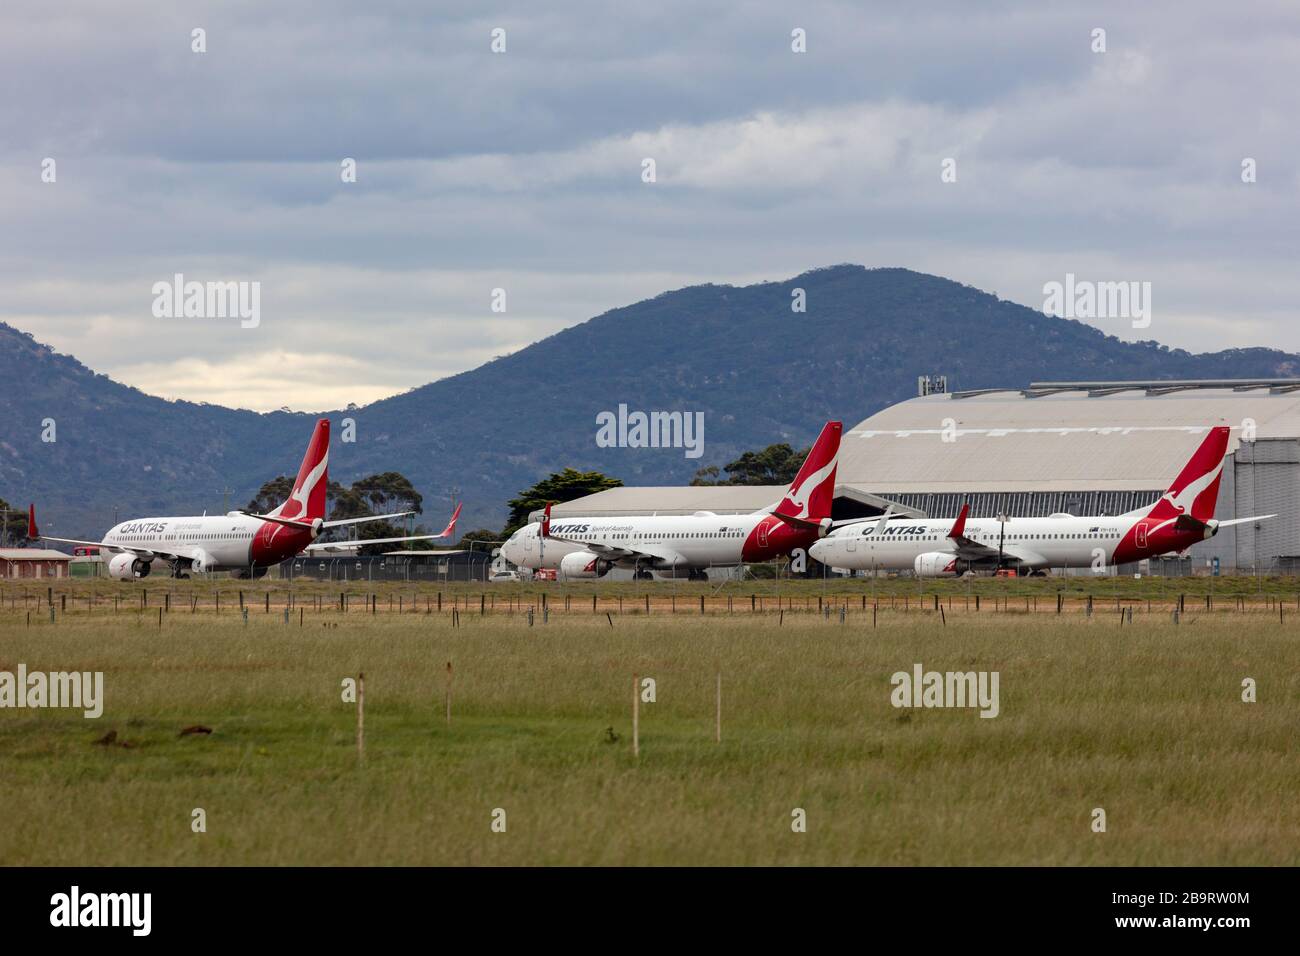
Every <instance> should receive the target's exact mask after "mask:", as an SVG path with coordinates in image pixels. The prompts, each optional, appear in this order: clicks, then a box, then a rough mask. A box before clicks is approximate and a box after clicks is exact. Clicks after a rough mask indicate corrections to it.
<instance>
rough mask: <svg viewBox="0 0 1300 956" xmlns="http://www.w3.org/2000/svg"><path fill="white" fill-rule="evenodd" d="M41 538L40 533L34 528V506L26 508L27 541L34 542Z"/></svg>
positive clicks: (30, 505)
mask: <svg viewBox="0 0 1300 956" xmlns="http://www.w3.org/2000/svg"><path fill="white" fill-rule="evenodd" d="M40 536H41V532H40V531H39V530H38V529H37V527H36V505H34V504H29V505H28V506H27V540H28V541H35V540H36V539H37V538H39V537H40Z"/></svg>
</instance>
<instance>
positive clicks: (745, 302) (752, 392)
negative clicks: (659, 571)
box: [0, 265, 1300, 536]
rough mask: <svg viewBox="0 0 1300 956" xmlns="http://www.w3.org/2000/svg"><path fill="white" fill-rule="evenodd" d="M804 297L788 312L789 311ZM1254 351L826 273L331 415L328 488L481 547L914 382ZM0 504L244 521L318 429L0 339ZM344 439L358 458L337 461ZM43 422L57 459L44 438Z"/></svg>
mask: <svg viewBox="0 0 1300 956" xmlns="http://www.w3.org/2000/svg"><path fill="white" fill-rule="evenodd" d="M796 287H799V288H803V289H804V290H805V292H806V295H807V312H806V313H793V312H792V311H791V308H790V303H791V290H792V289H794V288H796ZM1297 369H1300V356H1296V355H1292V354H1289V353H1285V352H1280V351H1276V350H1272V349H1233V350H1229V351H1223V352H1214V353H1204V354H1192V353H1189V352H1184V351H1181V350H1177V349H1169V348H1166V347H1165V346H1162V345H1159V344H1157V343H1155V342H1141V343H1126V342H1121V341H1120V340H1118V339H1116V338H1114V337H1113V336H1108V335H1105V334H1104V333H1102V332H1100V331H1098V330H1097V329H1095V328H1093V327H1091V326H1088V325H1084V324H1082V323H1080V322H1075V321H1070V320H1065V319H1058V318H1052V317H1048V316H1045V315H1043V314H1042V313H1041V312H1038V311H1035V310H1034V309H1030V308H1027V307H1025V306H1022V305H1017V304H1015V303H1012V302H1006V301H1003V300H1001V299H998V298H997V297H996V296H992V295H989V294H987V293H985V292H981V291H979V290H978V289H974V288H971V287H969V286H964V285H960V284H958V283H956V282H952V281H950V280H947V279H942V278H938V277H936V276H930V275H923V274H920V273H916V272H911V271H909V270H906V269H864V268H862V267H861V266H851V265H843V266H834V267H831V268H826V269H818V270H814V271H812V272H808V273H805V274H803V275H800V276H796V277H795V278H792V279H789V280H786V281H782V282H768V283H761V284H758V285H752V286H745V287H743V288H737V287H734V286H725V285H702V286H692V287H690V288H686V289H679V290H677V291H675V292H666V293H664V294H662V295H659V296H656V297H655V298H653V299H648V300H646V301H644V302H638V303H636V304H635V305H629V306H626V307H623V308H619V309H614V310H612V311H610V312H606V313H605V314H603V315H600V316H597V317H596V318H594V319H590V320H589V321H587V322H584V323H582V324H581V325H577V326H574V327H572V328H569V329H566V330H565V331H563V332H560V333H558V334H556V335H553V336H551V337H550V338H547V339H543V340H542V341H540V342H537V343H535V344H533V345H531V346H529V347H527V348H525V349H522V350H520V351H519V352H516V353H515V354H513V355H509V356H505V357H503V358H499V359H496V360H494V361H492V362H489V363H487V364H486V365H483V366H481V367H479V368H476V369H474V370H472V371H469V372H464V373H462V374H460V375H454V376H451V377H450V378H445V379H442V380H440V381H437V382H433V383H431V384H429V385H425V386H422V387H420V388H417V389H413V390H412V391H410V392H406V393H404V394H402V395H397V396H394V397H393V398H388V399H384V400H383V401H379V402H375V403H374V404H372V405H367V406H365V407H362V408H359V409H355V410H348V411H340V412H332V413H329V417H330V418H331V419H333V420H334V423H335V433H334V434H335V444H334V447H333V448H332V450H331V452H332V453H331V456H330V466H331V477H332V478H335V479H336V480H339V481H342V482H344V483H349V482H351V481H352V480H355V479H356V478H358V477H361V476H363V475H366V474H372V473H375V472H385V471H399V472H402V473H403V474H405V475H406V476H407V477H408V478H410V479H411V481H412V482H414V484H415V486H416V487H417V488H418V489H419V490H420V491H421V492H423V493H424V495H425V500H426V514H427V516H428V517H427V518H426V523H427V524H439V523H441V521H442V520H443V519H444V517H445V516H444V514H443V512H444V511H446V510H448V508H449V504H448V503H447V500H446V494H447V490H448V489H451V488H459V489H460V493H461V496H462V497H463V498H464V500H465V513H464V515H463V517H462V521H461V527H462V528H465V529H468V528H474V527H478V526H487V527H500V526H501V525H502V523H503V522H504V518H505V514H506V507H505V502H506V499H507V498H509V497H511V496H512V495H513V494H514V493H515V492H517V491H518V490H519V489H521V488H525V487H527V486H529V485H531V484H532V483H533V482H534V481H536V480H537V479H538V478H540V477H542V476H544V475H545V474H547V473H548V472H551V471H558V470H560V469H561V468H563V467H565V466H569V465H571V466H573V467H575V468H579V469H583V470H587V469H599V470H601V471H604V472H606V473H607V474H611V475H616V476H618V477H620V478H622V479H623V480H624V482H625V483H627V484H633V485H637V484H678V483H686V482H687V481H689V480H690V478H691V476H692V475H693V474H694V472H695V471H696V469H698V468H700V467H703V466H705V465H709V464H719V465H720V464H723V463H725V462H727V461H730V460H732V459H733V458H735V457H736V456H737V455H738V454H740V453H741V452H743V451H745V450H747V449H751V448H758V447H763V446H766V445H769V444H771V443H773V442H779V441H786V442H789V443H790V444H791V445H794V446H796V447H803V446H804V445H807V444H808V443H809V442H810V441H811V440H812V439H813V437H814V436H815V435H816V433H817V430H818V428H819V427H820V426H821V424H822V423H823V422H824V421H826V420H827V419H828V418H842V419H843V420H844V421H845V423H846V424H847V425H853V424H856V423H857V422H858V421H860V420H861V419H863V418H865V417H866V416H868V415H870V414H871V413H873V412H875V411H877V410H879V409H880V408H882V407H884V406H886V405H888V404H891V403H893V402H897V401H900V400H902V399H906V398H909V397H911V396H912V395H914V394H915V392H916V377H917V376H918V375H921V374H926V373H942V374H946V375H947V376H948V382H949V387H950V388H981V387H992V386H1006V385H1013V386H1019V385H1024V384H1027V383H1029V382H1030V381H1040V380H1050V379H1080V378H1088V379H1171V378H1246V377H1255V376H1270V377H1284V376H1292V375H1295V374H1296V372H1297ZM0 382H3V383H4V388H3V389H2V390H0V395H2V396H3V397H2V398H0V401H3V403H4V406H3V407H4V412H5V415H4V428H3V432H2V433H0V434H2V435H3V438H2V439H0V498H4V499H7V500H8V501H10V502H11V503H14V504H15V505H18V504H21V503H25V502H27V501H28V500H33V499H34V500H36V501H37V502H38V508H39V509H40V512H41V515H42V518H43V521H42V527H43V530H46V531H48V532H50V533H53V534H63V535H68V536H81V535H92V534H97V533H99V532H100V531H102V530H104V529H105V528H107V527H108V525H109V524H110V523H111V521H112V519H113V515H114V513H115V511H114V509H117V513H118V514H119V515H120V516H121V517H122V518H126V517H129V516H132V515H147V514H158V513H163V514H167V513H194V512H201V511H203V510H205V509H206V510H209V511H215V510H218V509H220V508H221V507H222V504H223V502H222V490H223V489H226V488H230V489H231V494H230V502H231V506H232V507H237V506H241V505H243V504H244V503H246V502H247V501H248V500H249V499H250V498H251V497H252V495H253V494H254V492H256V490H257V489H258V487H260V485H261V484H262V482H264V481H266V480H267V479H269V478H273V477H275V476H276V475H280V474H285V473H290V472H292V471H293V470H294V469H296V468H297V465H298V462H299V460H300V456H301V454H302V450H303V447H304V446H305V444H306V441H307V438H308V436H309V434H310V431H311V422H312V421H313V420H314V419H315V418H316V416H315V415H310V414H299V413H287V412H272V413H269V414H257V413H253V412H248V411H238V410H233V409H228V408H222V407H219V406H214V405H204V404H195V403H192V402H172V401H166V400H164V399H160V398H155V397H153V396H149V395H146V394H144V393H142V392H140V391H138V390H137V389H133V388H130V387H128V386H125V385H122V384H120V383H117V382H114V381H112V380H111V379H109V378H107V377H106V376H103V375H97V374H95V373H94V372H92V371H90V370H89V369H87V368H86V367H85V366H83V365H82V364H81V363H79V362H78V361H76V359H74V358H72V357H70V356H65V355H60V354H57V353H55V352H53V351H52V350H51V349H50V348H48V347H47V346H44V345H41V344H39V343H37V342H35V341H34V340H33V339H32V338H31V337H30V336H29V335H27V334H25V333H23V332H20V331H18V330H16V329H13V328H11V327H9V326H5V325H2V324H0ZM620 403H623V404H626V405H627V406H628V408H629V409H631V410H638V409H639V410H644V411H659V410H669V411H671V410H680V411H688V412H703V413H704V427H705V430H704V454H703V457H701V458H698V459H688V458H686V457H685V455H684V454H683V452H682V450H681V449H648V448H647V449H614V448H600V447H597V444H596V433H597V415H598V414H599V413H601V412H607V411H608V412H612V411H616V410H617V408H618V406H619V404H620ZM344 417H351V418H353V419H355V420H356V426H357V441H356V443H355V444H349V445H344V444H340V443H339V442H338V434H339V432H338V423H339V422H340V420H341V419H343V418H344ZM47 418H52V419H54V421H55V423H56V428H57V432H56V437H57V440H56V441H54V442H52V443H49V442H43V441H42V440H41V436H42V421H43V420H44V419H47Z"/></svg>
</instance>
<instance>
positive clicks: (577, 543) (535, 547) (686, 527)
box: [501, 422, 843, 581]
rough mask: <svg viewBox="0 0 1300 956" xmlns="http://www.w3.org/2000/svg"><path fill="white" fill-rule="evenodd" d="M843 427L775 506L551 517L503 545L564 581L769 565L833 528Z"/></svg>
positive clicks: (518, 559) (704, 574) (822, 442)
mask: <svg viewBox="0 0 1300 956" xmlns="http://www.w3.org/2000/svg"><path fill="white" fill-rule="evenodd" d="M842 430H843V426H842V424H841V423H840V422H827V423H826V424H825V426H823V428H822V430H821V434H820V435H818V436H817V441H816V442H815V443H814V444H813V446H812V449H811V450H810V451H809V452H808V457H807V458H806V459H804V463H803V466H802V467H801V468H800V469H799V474H798V475H796V476H795V479H794V482H793V483H792V484H791V485H790V488H789V489H788V490H787V491H786V493H785V497H784V498H782V499H781V500H780V501H779V502H777V503H776V504H774V505H772V506H771V507H769V508H765V509H763V510H762V511H757V512H755V513H753V514H748V515H716V514H714V513H713V512H711V511H697V512H696V513H695V514H693V515H681V516H673V515H667V516H662V517H661V516H657V515H630V516H626V517H618V518H564V519H557V520H555V521H552V520H551V506H550V505H549V504H548V505H547V506H546V511H545V517H544V518H543V519H542V520H541V521H540V522H535V523H533V524H528V525H525V526H524V527H522V528H520V529H519V530H518V531H516V532H515V533H514V534H512V535H511V536H510V540H508V541H507V542H506V543H505V544H504V545H502V547H501V554H502V556H503V557H504V558H505V559H506V560H507V561H509V562H511V563H512V564H515V565H517V566H519V567H525V568H531V569H533V570H539V569H542V568H547V569H555V570H556V571H557V572H558V573H559V576H560V577H562V578H598V577H601V576H602V575H604V574H607V573H608V572H609V571H610V569H611V568H627V569H630V570H633V571H634V572H635V574H636V577H638V578H650V577H653V576H654V574H656V573H658V574H662V575H664V576H667V577H681V576H683V574H684V575H685V576H686V577H688V578H689V579H690V580H692V581H704V580H708V569H709V568H711V567H713V568H717V567H734V566H735V565H738V564H741V563H744V562H754V561H768V560H771V559H772V558H775V557H777V556H778V555H788V554H790V553H791V552H792V551H794V550H795V549H797V548H807V547H808V546H809V545H810V544H812V543H813V542H814V541H816V540H817V539H818V538H819V537H821V536H822V535H824V534H825V533H826V532H827V531H828V530H829V529H830V526H831V501H832V499H833V498H834V495H835V468H836V464H837V462H838V460H839V451H840V432H841V431H842Z"/></svg>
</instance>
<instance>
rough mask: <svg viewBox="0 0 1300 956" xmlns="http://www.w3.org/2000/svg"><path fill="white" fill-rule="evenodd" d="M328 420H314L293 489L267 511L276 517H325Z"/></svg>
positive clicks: (328, 446)
mask: <svg viewBox="0 0 1300 956" xmlns="http://www.w3.org/2000/svg"><path fill="white" fill-rule="evenodd" d="M329 461H330V421H329V419H328V418H322V419H320V421H318V422H316V429H315V431H313V432H312V434H311V442H310V443H309V444H308V445H307V454H305V455H304V456H303V459H302V465H301V467H299V469H298V480H297V481H295V482H294V483H293V491H291V492H289V498H288V500H286V501H285V502H284V503H283V504H282V505H280V506H279V507H278V508H276V509H275V510H274V511H272V512H270V513H271V514H272V515H274V516H276V517H277V518H296V519H298V520H300V521H311V520H313V519H315V518H324V517H325V490H326V488H327V487H328V486H329Z"/></svg>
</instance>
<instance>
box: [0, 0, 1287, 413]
mask: <svg viewBox="0 0 1300 956" xmlns="http://www.w3.org/2000/svg"><path fill="white" fill-rule="evenodd" d="M1071 8H1076V9H1071ZM0 18H2V20H3V29H2V30H0V80H3V85H4V90H5V95H4V96H3V97H2V98H0V209H3V219H2V220H0V283H3V293H2V294H0V320H3V321H5V322H8V323H10V324H12V325H15V326H17V327H19V328H21V329H23V330H25V331H29V332H31V333H33V334H34V335H35V336H36V337H37V338H38V339H41V340H43V341H46V342H49V343H50V344H52V345H53V346H54V347H55V348H57V349H58V350H60V351H63V352H68V353H71V354H73V355H75V356H77V357H78V358H79V359H81V360H82V361H84V362H85V363H86V364H88V365H89V366H90V367H91V368H93V369H95V370H96V371H100V372H104V373H107V374H109V375H111V376H113V377H114V378H117V379H119V380H121V381H124V382H127V383H129V384H132V385H135V386H138V387H140V388H142V389H144V390H146V391H149V392H152V393H155V394H158V395H163V396H166V397H170V398H187V399H193V400H198V401H210V402H218V403H222V404H228V405H237V406H241V407H245V408H255V409H270V408H277V407H280V406H288V407H291V408H293V409H295V410H319V409H326V408H339V407H342V406H344V405H346V404H347V403H348V402H357V403H365V402H369V401H373V400H375V399H377V398H381V397H383V396H385V395H389V394H392V393H394V392H399V391H403V390H405V389H407V388H410V387H412V386H417V385H422V384H424V383H426V382H429V381H432V380H434V379H437V378H441V377H443V376H445V375H448V374H452V373H455V372H459V371H463V370H465V369H468V368H472V367H474V366H476V365H478V364H480V363H482V362H483V361H486V360H488V359H490V358H492V357H493V356H495V355H501V354H505V353H507V352H511V351H514V350H516V349H518V348H520V347H522V346H524V345H527V344H528V343H529V342H532V341H535V340H537V339H538V338H541V337H544V336H546V335H549V334H551V333H553V332H555V331H557V330H559V329H561V328H564V327H565V326H568V325H573V324H576V323H578V322H581V321H584V320H585V319H588V318H590V317H591V316H593V315H597V314H599V313H601V312H603V311H605V310H607V309H610V308H613V307H616V306H620V305H626V304H629V303H631V302H635V301H637V300H639V299H642V298H646V297H648V296H651V295H655V294H657V293H659V292H662V291H665V290H668V289H673V288H678V287H680V286H684V285H690V284H694V283H699V282H731V283H737V284H742V283H748V282H753V281H759V280H764V279H782V278H787V277H789V276H792V275H795V274H797V273H799V272H801V271H804V270H805V269H808V268H812V267H816V266H823V265H830V264H834V263H840V262H857V263H862V264H864V265H868V266H905V267H909V268H913V269H918V270H921V271H925V272H931V273H935V274H938V275H943V276H947V277H950V278H953V279H957V280H959V281H961V282H965V283H969V284H971V285H974V286H977V287H979V288H981V289H985V290H987V291H990V292H997V293H998V294H999V295H1001V296H1002V297H1003V298H1009V299H1014V300H1016V301H1018V302H1022V303H1025V304H1026V305H1030V306H1033V307H1035V308H1039V307H1041V306H1042V304H1043V300H1044V295H1043V285H1044V283H1047V282H1051V281H1053V280H1056V281H1060V280H1062V279H1063V278H1064V276H1065V274H1066V273H1067V272H1073V273H1075V274H1076V275H1077V276H1079V277H1080V278H1083V279H1091V280H1096V281H1115V280H1134V281H1149V282H1150V283H1151V284H1152V316H1151V325H1150V327H1149V328H1147V329H1145V330H1142V331H1135V330H1133V329H1132V328H1131V323H1130V322H1128V321H1125V320H1099V321H1097V322H1095V323H1094V324H1096V325H1098V326H1099V327H1100V328H1103V329H1104V330H1105V331H1107V332H1111V333H1113V334H1117V335H1120V336H1121V337H1123V338H1127V339H1134V338H1154V339H1157V340H1159V341H1161V342H1164V343H1167V344H1169V345H1174V346H1180V347H1184V348H1188V349H1193V350H1197V351H1200V350H1215V349H1221V348H1231V347H1240V346H1250V345H1267V346H1275V347H1280V348H1285V349H1288V350H1291V351H1300V321H1297V302H1300V268H1297V256H1296V252H1297V239H1298V238H1300V202H1298V201H1297V199H1298V196H1300V123H1297V117H1300V82H1297V72H1298V70H1300V5H1297V4H1295V3H1292V2H1282V0H1279V2H1275V3H1274V2H1257V3H1235V4H1223V3H1210V2H1170V3H1158V2H1155V3H1132V2H1131V0H1126V2H1120V3H1096V2H1092V3H1088V4H1073V5H1066V4H1044V3H1041V2H1026V3H996V2H994V3H987V2H986V3H980V4H974V3H970V2H969V0H959V2H952V3H926V4H896V3H879V4H865V3H850V2H845V3H828V2H817V0H801V2H799V3H747V2H737V3H711V4H702V3H699V2H698V0H692V2H677V0H656V2H654V3H649V4H636V5H633V4H630V3H621V4H610V3H608V2H592V3H583V2H567V3H566V2H557V3H547V4H543V3H538V2H537V0H523V2H518V3H511V2H503V3H492V2H490V0H473V2H465V3H458V2H441V3H419V2H389V3H385V2H382V0H369V2H367V3H364V4H362V3H351V2H348V3H344V2H337V0H310V2H307V0H303V2H296V0H277V2H275V3H266V2H264V0H257V2H246V3H245V2H228V0H227V2H221V3H211V4H197V3H183V2H161V0H159V2H130V0H119V2H114V3H112V4H105V3H103V2H100V0H84V2H76V0H73V2H60V3H50V2H49V0H5V3H4V6H3V10H2V11H0ZM498 27H499V28H503V29H504V30H505V43H506V51H505V52H504V53H493V52H492V51H491V48H490V47H491V43H492V36H491V34H492V31H493V29H494V28H498ZM195 28H203V29H204V30H205V31H206V47H207V52H205V53H195V52H193V51H192V49H191V47H192V43H193V41H192V33H191V31H192V30H194V29H195ZM795 28H801V29H803V30H804V31H806V37H807V41H806V43H807V52H806V53H802V54H797V53H794V52H792V50H791V43H792V40H791V31H792V30H794V29H795ZM1096 28H1102V29H1104V30H1105V31H1106V35H1105V42H1106V52H1104V53H1097V52H1094V51H1093V49H1092V48H1093V46H1094V39H1093V35H1092V34H1093V30H1094V29H1096ZM47 157H48V158H52V159H54V160H55V167H54V169H55V173H56V180H55V182H53V183H48V182H43V181H42V163H43V160H45V159H46V158H47ZM347 157H351V158H355V160H356V161H357V181H356V182H355V183H344V182H343V181H342V180H341V176H340V171H341V169H340V163H341V162H342V160H343V159H344V158H347ZM647 157H651V158H653V159H654V160H655V163H656V176H657V181H656V182H655V183H653V184H648V183H644V182H643V181H642V160H643V159H645V158H647ZM949 157H951V158H954V159H955V160H956V170H957V181H956V182H955V183H944V182H942V181H941V178H940V172H941V164H942V163H943V161H944V159H946V158H949ZM1246 158H1251V159H1254V160H1255V162H1256V168H1257V182H1254V183H1251V184H1247V183H1243V182H1242V161H1243V160H1244V159H1246ZM175 273H182V274H184V275H185V277H186V278H187V279H192V280H198V281H208V280H246V281H250V282H251V281H257V282H260V284H261V286H260V288H261V321H260V325H259V326H258V327H257V328H248V329H246V328H241V327H240V323H239V322H238V321H237V320H233V319H219V318H188V319H187V318H156V317H155V316H154V314H153V311H152V306H153V303H154V295H153V292H152V286H153V284H154V283H155V282H159V281H162V280H170V279H171V277H172V275H173V274H175ZM498 287H499V288H504V289H505V290H506V294H507V299H506V302H507V311H506V312H505V313H504V314H499V313H493V312H492V311H491V308H490V306H491V301H492V300H491V296H492V290H493V289H494V288H498Z"/></svg>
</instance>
